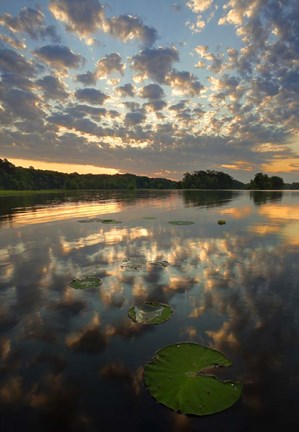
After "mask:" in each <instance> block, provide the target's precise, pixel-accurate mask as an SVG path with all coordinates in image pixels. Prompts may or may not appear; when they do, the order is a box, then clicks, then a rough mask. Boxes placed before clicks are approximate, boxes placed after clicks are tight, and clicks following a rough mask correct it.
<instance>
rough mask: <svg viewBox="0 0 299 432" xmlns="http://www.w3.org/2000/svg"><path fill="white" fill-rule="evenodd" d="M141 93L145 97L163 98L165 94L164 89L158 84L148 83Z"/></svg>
mask: <svg viewBox="0 0 299 432" xmlns="http://www.w3.org/2000/svg"><path fill="white" fill-rule="evenodd" d="M139 95H140V97H142V98H144V99H161V98H163V97H164V96H165V94H164V90H163V89H162V87H160V86H159V85H158V84H148V85H147V86H145V87H143V88H142V89H141V91H140V94H139Z"/></svg>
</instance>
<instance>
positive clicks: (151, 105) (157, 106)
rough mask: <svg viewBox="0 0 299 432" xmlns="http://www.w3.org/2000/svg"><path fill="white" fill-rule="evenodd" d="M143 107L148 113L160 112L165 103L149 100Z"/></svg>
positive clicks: (158, 100) (165, 105)
mask: <svg viewBox="0 0 299 432" xmlns="http://www.w3.org/2000/svg"><path fill="white" fill-rule="evenodd" d="M143 107H144V108H146V109H147V110H148V111H154V112H155V111H160V110H162V109H164V108H166V107H167V103H166V102H165V101H163V100H161V99H156V100H151V101H150V102H147V103H145V104H143Z"/></svg>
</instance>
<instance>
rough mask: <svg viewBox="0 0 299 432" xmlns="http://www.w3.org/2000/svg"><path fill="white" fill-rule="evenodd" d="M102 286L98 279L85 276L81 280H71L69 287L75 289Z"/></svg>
mask: <svg viewBox="0 0 299 432" xmlns="http://www.w3.org/2000/svg"><path fill="white" fill-rule="evenodd" d="M102 284H103V281H102V280H101V279H99V278H98V277H94V276H86V277H85V278H83V279H73V280H72V281H71V282H70V283H69V285H70V286H71V287H72V288H75V289H88V288H98V287H100V286H101V285H102Z"/></svg>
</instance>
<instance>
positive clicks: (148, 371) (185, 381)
mask: <svg viewBox="0 0 299 432" xmlns="http://www.w3.org/2000/svg"><path fill="white" fill-rule="evenodd" d="M219 366H231V361H230V360H229V359H228V358H227V357H226V356H225V355H224V354H222V353H220V352H219V351H216V350H213V349H211V348H208V347H205V346H202V345H198V344H195V343H187V342H183V343H178V344H175V345H169V346H167V347H165V348H162V349H161V350H160V351H158V352H157V353H156V354H155V355H154V357H153V358H152V359H151V360H150V361H149V363H147V365H146V366H145V368H144V381H145V384H146V386H147V388H148V390H149V391H150V393H151V395H152V396H153V397H154V398H155V399H156V400H157V401H158V402H161V403H162V404H163V405H166V406H167V407H168V408H171V409H173V410H175V411H179V412H181V413H183V414H193V415H200V416H201V415H208V414H214V413H216V412H219V411H223V410H225V409H227V408H229V407H230V406H232V405H233V404H234V403H235V402H236V401H237V400H238V399H239V398H240V396H241V392H242V386H241V384H240V383H237V382H232V381H222V380H220V379H218V378H217V377H216V376H214V375H210V374H207V373H206V374H205V370H206V369H207V368H211V367H219Z"/></svg>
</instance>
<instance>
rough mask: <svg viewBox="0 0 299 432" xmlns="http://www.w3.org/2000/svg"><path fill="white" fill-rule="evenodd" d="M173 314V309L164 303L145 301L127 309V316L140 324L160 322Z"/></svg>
mask: <svg viewBox="0 0 299 432" xmlns="http://www.w3.org/2000/svg"><path fill="white" fill-rule="evenodd" d="M172 314H173V309H172V308H171V307H170V306H169V305H167V304H164V303H159V302H145V303H144V304H142V305H139V306H132V307H131V308H130V309H129V312H128V315H129V317H130V318H131V319H132V320H133V321H134V322H137V323H140V324H162V323H164V322H165V321H168V320H169V319H170V318H171V317H172Z"/></svg>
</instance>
